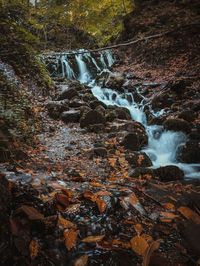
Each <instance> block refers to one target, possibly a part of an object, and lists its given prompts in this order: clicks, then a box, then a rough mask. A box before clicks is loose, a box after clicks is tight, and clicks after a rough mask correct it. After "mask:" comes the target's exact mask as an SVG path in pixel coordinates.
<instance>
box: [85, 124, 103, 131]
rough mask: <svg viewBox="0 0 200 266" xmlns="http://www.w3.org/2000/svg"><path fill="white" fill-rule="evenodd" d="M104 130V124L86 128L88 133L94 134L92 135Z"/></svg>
mask: <svg viewBox="0 0 200 266" xmlns="http://www.w3.org/2000/svg"><path fill="white" fill-rule="evenodd" d="M104 129H105V125H104V124H94V125H89V126H88V127H87V130H88V131H89V132H94V133H99V132H103V131H104Z"/></svg>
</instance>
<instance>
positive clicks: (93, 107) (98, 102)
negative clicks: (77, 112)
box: [89, 100, 107, 109]
mask: <svg viewBox="0 0 200 266" xmlns="http://www.w3.org/2000/svg"><path fill="white" fill-rule="evenodd" d="M89 105H90V108H92V109H95V108H96V107H97V106H102V107H104V108H105V109H106V108H107V105H106V104H104V103H103V102H101V101H99V100H94V101H91V102H90V104H89Z"/></svg>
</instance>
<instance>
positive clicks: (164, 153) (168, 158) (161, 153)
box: [61, 49, 200, 178]
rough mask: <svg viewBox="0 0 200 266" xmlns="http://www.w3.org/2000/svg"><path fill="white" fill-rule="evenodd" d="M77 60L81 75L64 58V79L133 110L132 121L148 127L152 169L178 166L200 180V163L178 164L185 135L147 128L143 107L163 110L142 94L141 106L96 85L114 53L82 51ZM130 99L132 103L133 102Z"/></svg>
mask: <svg viewBox="0 0 200 266" xmlns="http://www.w3.org/2000/svg"><path fill="white" fill-rule="evenodd" d="M78 52H79V53H75V55H74V58H75V62H76V63H77V66H78V73H75V72H74V71H73V69H72V67H71V64H70V61H69V59H68V58H67V55H64V56H62V58H61V66H62V76H63V77H65V76H66V77H67V78H69V79H75V78H76V76H77V77H78V78H77V79H78V80H79V81H80V82H81V83H84V84H87V85H88V86H90V87H91V90H92V93H93V94H94V96H95V97H96V98H97V99H98V100H100V101H102V102H103V103H105V104H106V105H113V106H119V107H120V106H121V107H125V108H127V109H128V110H129V111H130V114H131V117H132V119H133V120H135V121H138V122H140V123H141V124H143V126H144V127H145V130H146V132H147V136H148V145H147V147H145V148H144V149H143V150H142V151H143V152H145V153H146V154H147V155H148V156H149V158H150V159H151V161H152V164H153V167H154V168H157V167H160V166H166V165H177V166H178V167H180V168H181V169H182V170H183V171H184V173H185V176H186V177H190V178H192V177H199V168H200V164H186V163H180V162H178V161H177V156H176V155H177V151H178V148H179V147H180V146H181V145H183V144H184V143H185V142H186V141H187V137H186V135H185V134H184V133H182V132H173V131H166V130H164V128H163V126H158V125H148V124H147V118H146V114H145V112H144V107H145V106H147V105H148V107H149V110H150V112H151V114H152V115H153V116H154V117H159V116H161V115H163V114H164V113H165V111H164V110H161V111H159V112H154V111H153V109H152V108H151V106H150V105H149V103H148V99H146V98H145V97H144V96H143V95H142V94H141V93H140V91H139V89H138V90H137V93H138V94H139V95H140V96H141V98H142V101H141V103H140V104H138V103H137V102H136V101H135V100H134V97H133V95H132V94H131V93H121V94H120V93H118V92H116V91H114V90H111V89H109V88H102V87H100V86H99V85H98V84H97V82H96V77H97V75H98V74H100V73H103V72H109V71H110V70H109V69H110V68H111V67H112V65H113V63H114V61H115V59H114V56H113V54H112V51H110V50H105V51H102V52H100V53H99V54H98V56H97V57H96V59H95V58H94V57H93V56H92V55H91V53H89V52H88V51H86V50H83V49H82V50H79V51H78ZM130 99H131V100H130Z"/></svg>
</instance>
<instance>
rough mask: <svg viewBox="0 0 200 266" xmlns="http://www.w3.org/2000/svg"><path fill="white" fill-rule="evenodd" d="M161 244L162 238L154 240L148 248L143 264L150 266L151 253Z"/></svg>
mask: <svg viewBox="0 0 200 266" xmlns="http://www.w3.org/2000/svg"><path fill="white" fill-rule="evenodd" d="M159 246H160V240H156V241H153V242H152V243H151V244H150V245H149V247H148V248H147V249H146V251H145V253H144V257H143V266H149V263H150V258H151V255H152V254H153V252H154V251H155V250H157V249H158V248H159Z"/></svg>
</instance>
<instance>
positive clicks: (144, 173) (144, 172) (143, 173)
mask: <svg viewBox="0 0 200 266" xmlns="http://www.w3.org/2000/svg"><path fill="white" fill-rule="evenodd" d="M129 175H130V177H134V178H138V177H143V178H148V177H151V178H152V177H153V176H154V171H153V169H150V168H145V167H136V168H135V169H133V170H131V172H130V174H129Z"/></svg>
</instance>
